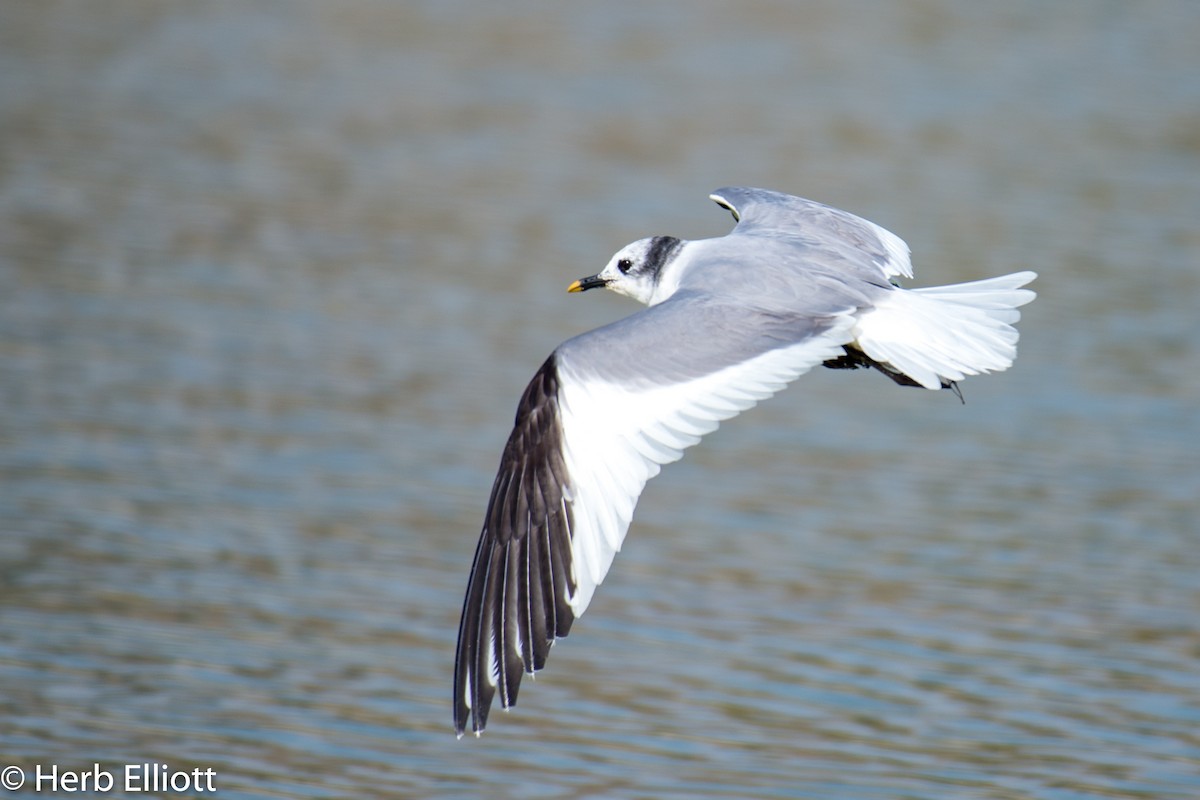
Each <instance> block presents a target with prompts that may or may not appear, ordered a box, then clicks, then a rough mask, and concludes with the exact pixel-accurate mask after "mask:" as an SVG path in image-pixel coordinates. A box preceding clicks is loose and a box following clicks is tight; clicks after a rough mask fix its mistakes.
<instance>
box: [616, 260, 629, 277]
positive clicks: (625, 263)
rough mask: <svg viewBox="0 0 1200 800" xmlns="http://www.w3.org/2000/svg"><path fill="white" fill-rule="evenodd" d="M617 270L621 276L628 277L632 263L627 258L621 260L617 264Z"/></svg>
mask: <svg viewBox="0 0 1200 800" xmlns="http://www.w3.org/2000/svg"><path fill="white" fill-rule="evenodd" d="M617 269H619V270H621V274H622V275H628V274H629V270H631V269H633V262H632V261H630V260H629V259H628V258H622V259H621V260H620V261H618V262H617Z"/></svg>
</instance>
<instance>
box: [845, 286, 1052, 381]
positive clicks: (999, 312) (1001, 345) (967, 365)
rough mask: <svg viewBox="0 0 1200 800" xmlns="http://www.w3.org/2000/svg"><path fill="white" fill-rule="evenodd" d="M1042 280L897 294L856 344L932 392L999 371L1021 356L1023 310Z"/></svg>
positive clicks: (858, 330)
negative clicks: (1019, 327)
mask: <svg viewBox="0 0 1200 800" xmlns="http://www.w3.org/2000/svg"><path fill="white" fill-rule="evenodd" d="M1036 277H1037V274H1036V273H1034V272H1015V273H1013V274H1012V275H1003V276H1001V277H999V278H987V279H986V280H981V281H971V282H970V283H956V284H952V285H950V286H931V287H929V288H926V289H897V290H896V291H894V292H889V293H888V295H887V297H886V298H885V299H884V300H883V301H882V302H880V303H879V305H877V306H876V307H875V308H873V309H871V310H870V311H868V312H867V313H865V314H863V315H862V316H861V317H859V318H858V325H857V326H856V327H855V328H854V334H855V337H856V339H855V341H854V343H853V344H854V345H856V346H857V347H858V348H859V349H860V350H862V351H863V352H864V353H865V354H866V355H867V356H869V357H870V358H872V359H874V360H875V361H879V362H882V363H884V364H887V365H889V366H891V367H892V368H893V369H895V370H896V371H898V372H902V373H904V374H905V375H907V376H908V377H910V378H912V379H913V380H914V381H916V382H917V383H919V384H920V385H922V386H924V387H925V388H926V389H940V388H942V385H943V383H944V382H953V381H959V380H962V379H963V378H965V377H966V376H968V375H978V374H979V373H981V372H1000V371H1001V370H1005V369H1008V368H1009V367H1010V366H1012V362H1013V359H1014V358H1016V356H1017V337H1018V334H1017V329H1016V328H1014V327H1013V324H1014V323H1015V322H1016V321H1017V320H1019V319H1020V318H1021V312H1019V311H1017V308H1018V307H1019V306H1023V305H1025V304H1026V303H1028V302H1030V301H1031V300H1033V298H1034V297H1036V295H1035V294H1034V293H1033V292H1032V291H1031V290H1029V289H1022V288H1021V287H1022V286H1024V285H1025V284H1027V283H1029V282H1030V281H1032V280H1033V279H1034V278H1036Z"/></svg>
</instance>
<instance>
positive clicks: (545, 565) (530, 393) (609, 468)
mask: <svg viewBox="0 0 1200 800" xmlns="http://www.w3.org/2000/svg"><path fill="white" fill-rule="evenodd" d="M711 199H712V200H714V201H716V203H717V204H718V205H720V206H722V207H724V208H725V209H727V210H729V211H730V212H731V213H732V214H733V218H734V220H735V221H736V225H735V226H734V228H733V230H732V231H731V232H730V233H729V234H727V235H725V236H721V237H717V238H713V239H701V240H696V241H684V240H681V239H677V238H675V237H672V236H654V237H651V238H648V239H641V240H639V241H637V242H634V243H633V244H630V245H627V246H626V247H624V248H622V249H621V250H619V251H618V252H617V253H616V255H614V256H613V257H612V259H611V260H610V261H609V262H608V264H607V265H606V266H605V267H604V269H602V270H601V271H600V272H598V273H597V274H595V275H592V276H590V277H587V278H581V279H580V280H577V281H575V282H574V283H572V284H571V285H570V286H569V287H568V291H570V292H581V291H586V290H588V289H595V288H606V289H610V290H612V291H614V292H617V293H619V294H623V295H627V296H628V297H631V298H633V299H634V300H637V301H639V302H641V303H644V304H645V305H647V306H649V307H648V308H646V309H643V310H641V311H638V312H636V313H634V314H632V315H631V316H628V317H625V318H624V319H621V320H618V321H616V322H614V323H611V324H609V325H605V326H603V327H601V328H597V329H596V330H593V331H588V332H587V333H583V334H581V335H579V336H576V337H574V338H572V339H569V340H567V341H566V342H563V343H562V344H561V345H559V346H558V348H557V349H555V351H554V352H553V353H551V354H550V357H549V358H548V359H546V362H545V363H544V364H542V366H541V368H540V369H538V371H537V373H536V374H535V375H534V376H533V380H532V381H530V383H529V386H528V387H527V388H526V389H525V392H524V394H523V395H522V396H521V400H520V402H519V403H518V405H517V414H516V424H515V425H514V427H513V431H512V434H511V435H510V436H509V439H508V443H507V444H506V445H505V447H504V451H503V454H502V455H501V457H500V469H499V471H498V473H497V475H496V480H495V483H494V484H493V485H492V494H491V499H490V500H489V501H488V508H487V512H486V514H485V515H484V520H483V531H482V533H481V534H480V537H479V545H478V547H477V549H476V551H475V561H474V563H473V564H472V567H471V577H470V579H469V581H468V583H467V594H466V599H465V601H464V603H463V610H462V620H461V622H460V625H459V631H458V648H457V653H456V656H455V664H454V728H455V732H456V733H457V734H458V735H459V736H460V737H461V736H462V734H463V732H464V731H465V730H466V728H467V725H468V724H470V726H471V729H472V730H473V731H474V732H475V734H476V735H478V734H479V733H481V732H482V731H483V729H484V727H485V725H486V724H487V718H488V711H489V709H490V708H491V705H492V702H493V700H494V699H495V696H496V694H497V693H499V696H500V704H501V706H502V707H504V708H506V709H507V708H508V707H510V706H512V705H513V704H514V703H515V702H516V700H517V690H518V688H519V687H520V684H521V676H522V675H523V674H525V673H530V674H532V673H534V672H535V671H537V670H540V669H541V668H542V667H543V666H544V665H545V663H546V656H547V654H548V653H549V650H550V646H551V645H552V644H553V643H554V641H555V640H556V639H558V638H560V637H563V636H566V635H567V633H568V632H569V631H570V629H571V624H572V623H573V622H574V621H575V618H576V617H578V616H580V615H581V614H582V613H583V612H584V610H585V609H587V607H588V604H589V603H590V602H591V599H592V593H593V592H594V591H595V589H596V586H598V585H599V584H600V582H601V581H603V580H604V576H605V575H606V574H607V573H608V569H609V566H610V565H611V564H612V561H613V556H614V555H615V554H616V552H617V551H618V550H619V549H620V548H621V543H622V541H623V540H624V538H625V533H626V531H627V529H628V528H629V522H630V520H631V519H632V517H633V510H634V506H635V505H636V504H637V499H638V496H639V495H640V494H641V492H642V488H643V487H644V486H645V485H646V481H648V480H649V479H650V478H652V477H654V476H655V475H657V474H658V471H659V469H660V467H661V465H662V464H666V463H669V462H672V461H675V460H677V459H679V458H680V456H681V455H682V454H683V451H684V449H685V448H688V447H691V446H692V445H694V444H696V443H697V442H699V441H700V437H702V436H703V435H704V434H706V433H709V432H711V431H712V430H714V429H715V428H716V427H717V426H718V425H719V424H720V422H721V421H722V420H725V419H728V418H730V417H733V416H734V415H736V414H738V413H740V412H742V411H744V410H746V409H747V408H750V407H751V406H753V405H754V404H756V403H757V402H758V401H760V400H763V399H765V398H767V397H770V396H771V395H773V394H775V393H776V392H778V391H779V390H781V389H783V388H784V387H785V386H786V385H787V384H788V383H789V382H791V381H792V380H794V379H795V378H797V377H798V376H800V375H801V374H803V373H805V372H807V371H808V370H809V369H812V368H813V367H816V366H822V365H823V366H826V367H831V368H835V369H854V368H872V369H876V370H878V371H880V372H882V373H883V374H885V375H887V376H888V377H889V378H891V379H892V380H894V381H895V382H896V383H899V384H901V385H904V386H918V387H924V388H926V389H946V388H949V389H952V390H953V391H955V392H956V393H957V391H958V389H957V382H958V381H961V380H962V379H963V378H965V377H967V376H968V375H977V374H980V373H984V372H999V371H1001V370H1004V369H1007V368H1008V367H1009V366H1011V365H1012V362H1013V359H1014V358H1015V357H1016V344H1017V331H1016V329H1015V328H1014V327H1013V324H1014V323H1015V322H1016V321H1017V320H1018V319H1019V318H1020V312H1018V311H1017V310H1016V309H1017V307H1019V306H1022V305H1024V304H1026V303H1028V302H1030V301H1031V300H1033V298H1034V293H1033V292H1032V291H1030V290H1028V289H1023V288H1021V287H1023V286H1024V285H1025V284H1027V283H1029V282H1030V281H1032V280H1033V279H1034V278H1035V277H1037V276H1036V275H1035V274H1034V273H1033V272H1017V273H1014V274H1011V275H1005V276H1003V277H998V278H989V279H986V280H978V281H972V282H969V283H958V284H953V285H950V286H934V287H929V288H922V289H903V288H900V287H899V286H898V285H897V284H896V282H895V279H897V278H900V277H904V278H911V277H912V264H911V262H910V260H909V255H908V246H907V245H906V244H905V243H904V242H903V241H902V240H901V239H900V238H899V237H897V236H896V235H895V234H892V233H890V232H889V231H887V230H884V229H883V228H881V227H879V226H878V225H875V224H874V223H872V222H868V221H867V220H865V219H862V218H860V217H856V216H854V215H853V214H850V213H847V212H845V211H841V210H838V209H835V208H831V207H829V206H826V205H822V204H820V203H816V202H813V201H811V200H804V199H802V198H799V197H793V196H791V195H787V194H781V193H778V192H772V191H767V190H764V189H753V188H744V187H731V188H726V189H719V190H717V191H716V192H714V193H713V194H712V195H711ZM959 396H960V399H961V395H959Z"/></svg>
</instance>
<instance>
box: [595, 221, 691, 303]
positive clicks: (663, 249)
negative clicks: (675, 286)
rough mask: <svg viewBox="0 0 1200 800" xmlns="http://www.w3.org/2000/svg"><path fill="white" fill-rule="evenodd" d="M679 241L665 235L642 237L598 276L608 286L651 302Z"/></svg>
mask: <svg viewBox="0 0 1200 800" xmlns="http://www.w3.org/2000/svg"><path fill="white" fill-rule="evenodd" d="M678 243H679V240H678V239H670V238H669V237H663V236H653V237H650V238H649V239H639V240H638V241H636V242H634V243H633V244H627V245H625V246H624V247H622V248H621V249H620V250H618V251H617V253H616V255H614V256H613V257H612V259H610V260H609V262H608V264H607V265H606V266H605V267H604V269H602V270H600V272H599V274H597V275H596V277H597V278H599V279H601V280H603V281H606V285H605V288H606V289H611V290H612V291H614V292H616V293H617V294H623V295H625V296H626V297H632V298H633V299H634V300H637V301H638V302H639V303H645V304H647V305H649V304H650V301H651V299H652V298H653V296H654V290H655V289H656V288H657V287H658V283H659V278H660V277H661V275H662V270H663V268H664V267H665V265H666V263H669V261H670V258H671V255H672V254H673V251H674V249H675V246H676V245H677V244H678Z"/></svg>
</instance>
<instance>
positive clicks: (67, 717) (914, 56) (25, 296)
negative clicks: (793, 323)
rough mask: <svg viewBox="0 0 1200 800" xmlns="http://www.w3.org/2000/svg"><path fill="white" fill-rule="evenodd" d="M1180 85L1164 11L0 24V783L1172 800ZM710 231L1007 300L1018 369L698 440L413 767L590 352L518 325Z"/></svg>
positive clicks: (555, 313) (443, 707) (883, 8)
mask: <svg viewBox="0 0 1200 800" xmlns="http://www.w3.org/2000/svg"><path fill="white" fill-rule="evenodd" d="M1196 41H1200V13H1197V11H1196V9H1195V7H1194V5H1193V4H1190V3H1185V2H1178V3H1173V2H1162V3H1153V4H1100V3H1083V2H1066V3H1057V4H1053V5H1047V4H1041V3H1016V4H991V5H986V6H985V5H983V4H976V3H967V2H953V1H952V0H942V1H938V0H934V2H921V3H894V4H886V3H878V2H869V1H868V0H856V2H839V3H817V4H804V5H796V4H787V3H770V2H768V3H753V4H742V5H734V4H719V3H703V4H696V3H686V4H685V3H670V2H665V3H649V4H641V5H640V6H638V7H637V8H611V7H600V6H595V7H590V6H589V7H586V8H584V7H575V6H571V7H568V6H562V7H550V6H545V5H542V4H535V3H526V2H517V3H510V4H504V5H502V6H500V5H497V6H491V5H486V4H481V3H442V4H435V3H403V4H401V3H396V4H389V3H383V2H362V1H360V2H347V3H338V4H326V5H318V4H316V3H286V4H283V3H276V4H272V3H263V4H254V5H236V6H235V5H233V4H161V3H151V2H113V3H105V4H102V5H92V4H78V3H54V2H39V3H27V4H14V3H9V4H5V5H4V6H2V7H0V286H2V289H0V409H2V413H0V531H2V534H0V689H2V691H0V713H2V714H3V716H2V720H3V722H2V723H0V767H4V766H8V765H15V766H18V767H20V768H21V769H22V770H23V771H24V772H25V773H26V774H27V776H28V777H29V778H30V779H32V778H33V777H34V776H35V774H36V769H37V767H38V765H52V764H53V765H58V766H59V768H60V769H62V770H86V769H89V768H91V767H92V765H93V764H94V763H97V764H100V765H102V766H103V767H104V768H106V769H109V770H112V771H117V770H119V768H120V766H121V765H124V764H128V763H142V762H159V763H166V764H169V765H170V766H171V768H172V769H180V770H183V769H188V770H190V769H192V768H193V767H212V768H213V769H214V771H215V773H216V775H217V785H218V787H219V796H221V797H229V798H233V797H246V798H249V797H274V798H301V797H375V796H381V797H382V796H394V797H434V796H449V797H460V796H461V797H470V796H489V797H491V796H521V797H546V798H569V797H572V798H573V797H593V796H595V797H621V798H651V797H681V798H682V797H714V798H716V797H725V798H735V797H738V798H742V797H756V798H757V797H853V798H866V797H870V798H916V797H979V798H1009V797H1039V798H1054V799H1055V800H1068V799H1070V800H1074V798H1091V797H1145V798H1151V797H1152V798H1190V797H1195V796H1200V734H1198V733H1197V731H1198V730H1200V702H1198V701H1197V698H1198V697H1200V623H1198V621H1197V620H1198V619H1200V555H1198V553H1200V548H1198V546H1197V545H1198V538H1200V536H1198V530H1197V527H1198V526H1197V524H1196V521H1195V516H1196V514H1195V511H1196V499H1195V498H1196V496H1197V493H1198V490H1200V458H1198V457H1197V443H1198V442H1200V415H1198V414H1197V412H1196V404H1197V399H1198V398H1200V357H1198V356H1197V353H1196V350H1195V347H1194V343H1195V342H1196V341H1197V338H1198V335H1200V323H1198V322H1197V314H1196V298H1197V296H1200V233H1198V231H1200V228H1198V226H1197V220H1200V181H1198V180H1197V176H1198V175H1200V82H1198V81H1196V79H1195V76H1196V75H1197V74H1198V70H1200V57H1198V56H1197V51H1196V48H1195V42H1196ZM730 183H746V184H759V185H766V186H770V187H773V188H777V189H782V190H785V191H790V192H794V193H797V194H802V195H806V196H811V197H814V198H817V199H821V200H825V201H827V202H832V203H835V204H838V205H842V206H844V207H847V208H849V209H851V210H854V211H856V212H859V213H861V214H864V215H865V216H868V217H869V218H871V219H874V220H876V221H878V222H879V223H881V224H883V225H885V226H887V227H889V228H891V229H893V230H895V231H896V232H898V233H899V234H900V235H901V236H903V237H905V238H906V239H907V240H908V242H909V244H910V245H912V247H913V249H914V260H915V263H916V265H917V271H918V277H919V278H920V279H922V281H923V282H925V283H944V282H951V281H954V280H965V279H970V278H974V277H981V276H984V275H990V274H998V273H1000V272H1004V271H1014V270H1016V269H1023V268H1034V269H1037V270H1038V271H1039V272H1040V273H1041V278H1040V279H1039V281H1038V283H1037V286H1036V288H1037V289H1038V290H1039V292H1040V293H1041V296H1040V298H1039V300H1038V301H1037V302H1036V303H1035V304H1034V305H1032V306H1030V307H1028V309H1027V310H1026V315H1025V319H1024V321H1023V322H1022V331H1023V335H1024V338H1023V342H1022V350H1021V356H1020V358H1019V360H1018V362H1017V366H1016V368H1015V369H1013V370H1012V371H1010V372H1008V373H1005V374H1003V375H1000V376H992V377H988V378H982V379H975V380H972V381H968V382H966V383H965V385H964V387H963V388H964V391H965V393H966V398H967V405H965V406H960V405H959V404H958V402H957V401H956V400H955V399H954V398H953V397H951V396H949V394H948V393H941V394H931V393H924V392H919V391H915V390H902V389H900V388H898V387H895V386H893V385H891V384H890V383H888V382H887V381H886V380H884V379H883V378H880V377H878V376H872V375H866V374H849V373H832V372H828V371H825V372H823V373H822V374H810V375H807V376H805V377H804V378H803V379H802V380H801V381H799V382H798V383H797V384H796V385H795V386H794V387H793V388H792V389H791V390H790V391H788V392H786V393H784V394H783V395H781V396H779V397H777V398H775V399H774V400H772V401H771V402H770V403H767V404H764V405H763V406H762V407H760V408H758V409H755V410H754V411H753V412H750V413H748V414H746V415H744V416H743V417H741V418H739V419H737V420H735V421H733V422H731V423H729V424H727V425H726V426H725V427H724V428H723V429H722V430H721V431H719V432H718V433H716V434H714V435H713V436H712V437H710V439H708V440H706V442H705V444H704V445H702V446H701V447H699V448H697V449H695V450H692V451H690V452H689V454H688V456H687V457H686V458H685V459H684V461H683V462H681V463H679V464H677V465H673V466H672V467H671V468H670V469H668V470H666V471H665V472H664V474H663V475H662V476H661V477H660V478H658V479H656V480H655V482H653V483H652V484H651V485H650V487H649V488H648V490H647V492H646V494H645V496H644V497H643V501H642V504H641V506H640V508H639V513H638V518H637V519H636V520H635V523H634V526H633V529H632V530H631V533H630V536H629V539H628V541H627V544H626V548H625V551H624V552H622V553H621V554H620V556H619V557H618V561H617V563H616V565H615V567H614V569H613V572H612V573H611V575H610V577H609V579H608V581H606V583H605V585H604V586H603V587H602V589H601V590H600V591H599V592H598V593H597V596H596V600H595V602H594V603H593V604H592V607H591V608H590V609H589V611H588V613H587V615H586V616H585V617H584V618H583V619H582V620H580V621H579V622H578V623H577V624H576V626H575V628H574V629H573V634H572V636H571V637H570V638H569V639H568V640H565V641H563V642H561V643H560V644H559V645H558V646H556V647H555V649H554V653H553V656H552V658H551V661H550V663H549V665H548V668H547V670H546V671H545V672H544V673H542V674H541V675H539V677H538V679H537V680H536V681H534V682H529V681H527V682H526V684H525V686H524V688H523V691H522V693H521V698H520V705H519V706H518V707H517V708H516V709H515V710H513V711H512V712H511V713H509V714H499V713H497V714H494V715H493V718H492V725H491V727H490V728H489V730H488V732H487V734H486V735H485V736H484V737H482V738H481V739H479V740H472V739H470V738H467V739H464V740H462V741H456V740H455V738H454V736H453V733H452V731H451V726H450V705H449V700H450V672H451V656H452V651H453V645H454V636H455V633H456V629H457V622H458V612H459V608H460V602H461V592H462V590H463V589H464V586H465V581H466V573H467V570H468V568H469V565H470V561H471V556H472V554H473V552H474V546H475V538H476V535H477V531H478V526H479V521H480V517H481V514H482V511H483V506H484V503H485V501H486V495H487V491H488V489H489V487H490V484H491V479H492V470H493V469H494V468H495V465H496V462H497V459H498V457H499V452H500V448H501V446H502V444H503V441H504V438H505V437H506V436H507V426H508V425H509V424H510V423H511V416H512V412H513V409H514V407H515V404H516V400H517V397H518V395H519V393H520V390H521V388H522V387H523V385H524V382H525V381H526V380H527V379H528V377H529V376H530V375H531V374H532V372H533V370H534V368H535V367H536V366H537V364H539V363H540V361H541V359H542V358H544V357H545V355H546V353H548V352H549V351H550V350H551V349H552V348H553V347H554V345H555V344H557V343H558V342H559V341H561V340H562V339H564V338H566V337H567V336H569V335H571V334H573V333H576V332H578V331H580V330H583V329H586V328H588V327H591V326H593V325H596V324H599V323H601V322H603V321H606V320H610V319H613V318H615V317H617V316H619V315H622V314H625V313H629V312H631V311H632V310H633V307H632V306H631V305H630V304H628V303H626V302H624V301H622V300H620V299H619V298H612V297H596V296H595V293H592V294H589V295H587V296H584V297H577V296H567V295H566V294H564V293H563V289H564V288H565V286H566V284H567V283H568V282H569V281H570V280H571V279H573V278H576V277H579V276H581V275H584V274H589V273H591V272H594V271H595V270H596V269H597V268H598V267H599V266H601V265H602V264H603V262H604V261H605V260H606V259H607V257H608V255H609V254H610V253H611V252H612V251H613V250H615V249H616V248H617V247H618V246H620V245H622V244H624V243H626V242H627V241H630V240H633V239H635V238H639V237H641V236H644V235H649V234H655V233H673V234H676V235H681V236H693V237H697V236H707V235H719V234H721V233H723V232H724V231H725V230H727V228H728V225H729V222H728V217H727V215H726V214H724V213H723V212H721V211H719V210H718V209H717V208H716V207H715V206H712V204H711V203H709V202H708V201H707V200H706V199H705V197H706V195H707V193H708V192H709V191H711V190H712V189H713V188H715V187H717V186H721V185H725V184H730ZM35 788H36V786H34V785H33V783H32V782H27V783H26V785H25V786H24V788H23V789H22V790H21V791H19V792H16V793H15V794H16V795H28V796H35V795H36V796H47V795H48V794H49V793H50V790H49V789H47V788H45V787H43V791H41V792H33V791H32V789H35ZM109 794H111V795H117V794H119V792H117V791H113V792H110V793H109Z"/></svg>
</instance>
